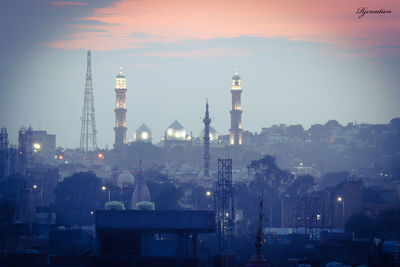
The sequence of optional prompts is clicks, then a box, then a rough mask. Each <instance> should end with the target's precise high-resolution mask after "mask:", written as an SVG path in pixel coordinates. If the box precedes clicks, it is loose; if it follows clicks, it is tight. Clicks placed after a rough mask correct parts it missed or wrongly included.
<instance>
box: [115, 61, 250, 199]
mask: <svg viewBox="0 0 400 267" xmlns="http://www.w3.org/2000/svg"><path fill="white" fill-rule="evenodd" d="M115 92H116V108H115V110H114V111H115V128H114V131H115V144H114V156H113V157H114V164H115V166H117V167H118V168H121V169H126V168H129V166H132V163H133V162H137V160H139V159H144V162H145V164H146V165H150V166H151V165H154V164H155V165H160V164H165V163H167V164H169V166H172V165H174V164H175V165H176V167H172V168H175V170H177V169H179V168H180V167H181V166H180V164H187V165H189V166H191V168H193V170H196V169H197V172H199V170H201V169H204V170H206V169H215V168H216V166H214V165H215V164H214V161H213V159H211V161H210V149H211V150H212V155H213V158H214V157H221V156H226V155H227V153H228V154H229V155H230V156H231V157H235V155H236V154H238V153H239V152H238V151H243V150H242V149H238V148H240V147H242V144H243V138H242V135H243V129H242V120H241V115H242V112H243V111H242V106H241V93H242V84H241V78H240V76H239V74H238V71H237V70H236V71H235V73H234V75H233V77H232V84H231V90H230V92H231V98H232V99H231V100H232V109H231V110H230V111H229V113H230V129H229V133H227V134H226V135H220V134H219V133H218V131H217V130H216V129H215V128H214V127H212V126H211V125H210V123H211V119H210V118H209V117H208V116H209V115H208V102H207V105H206V110H207V111H206V116H207V118H208V119H206V117H205V118H204V120H203V122H204V125H205V126H204V128H203V129H202V130H201V131H200V133H199V134H198V135H197V136H193V134H192V132H190V131H188V130H187V129H186V128H185V127H184V126H183V125H182V124H181V123H180V122H179V121H178V120H177V119H175V120H174V121H173V122H172V123H171V124H170V125H169V126H168V127H167V129H165V131H164V133H163V135H162V136H161V140H155V139H154V137H153V132H152V130H151V129H150V127H149V126H148V125H146V124H145V123H142V124H141V125H140V126H139V127H138V128H136V130H135V131H134V132H133V138H129V137H128V138H127V136H126V135H128V136H129V132H128V133H127V122H126V114H127V106H126V93H128V90H127V79H126V76H125V74H124V73H123V72H122V68H121V69H120V71H119V73H118V75H117V76H116V83H115ZM206 134H207V135H208V140H207V138H206ZM127 140H130V141H129V142H127ZM239 154H240V153H239ZM239 154H238V155H239ZM202 162H204V164H205V165H204V166H201V165H202V164H201V163H202ZM206 162H208V163H206ZM208 164H211V166H210V167H206V166H208ZM204 175H205V176H209V172H208V171H205V172H204ZM121 179H122V178H121ZM144 192H145V191H144Z"/></svg>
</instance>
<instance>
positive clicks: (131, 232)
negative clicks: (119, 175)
mask: <svg viewBox="0 0 400 267" xmlns="http://www.w3.org/2000/svg"><path fill="white" fill-rule="evenodd" d="M214 231H215V215H214V213H213V212H212V211H175V210H174V211H168V210H148V211H144V210H142V211H139V210H109V211H103V210H102V211H97V213H96V246H95V255H94V256H92V257H91V261H90V266H92V267H100V266H207V261H206V259H202V258H199V257H197V234H198V233H212V232H214Z"/></svg>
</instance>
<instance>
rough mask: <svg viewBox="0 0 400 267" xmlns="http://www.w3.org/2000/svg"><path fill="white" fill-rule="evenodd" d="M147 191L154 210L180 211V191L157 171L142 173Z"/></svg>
mask: <svg viewBox="0 0 400 267" xmlns="http://www.w3.org/2000/svg"><path fill="white" fill-rule="evenodd" d="M143 176H144V177H145V178H146V185H147V188H148V189H149V193H150V197H151V201H152V202H154V204H155V209H156V210H168V209H180V208H181V207H180V205H179V201H180V200H181V198H182V191H181V189H180V188H179V187H178V186H177V185H175V184H174V183H173V182H172V181H171V180H169V179H168V177H167V175H165V174H163V173H161V172H160V171H159V170H157V169H155V168H154V169H150V170H146V171H145V172H144V173H143Z"/></svg>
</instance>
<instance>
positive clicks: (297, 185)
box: [287, 174, 315, 197]
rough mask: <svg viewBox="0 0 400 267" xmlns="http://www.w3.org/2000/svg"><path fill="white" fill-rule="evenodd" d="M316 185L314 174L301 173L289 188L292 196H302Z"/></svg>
mask: <svg viewBox="0 0 400 267" xmlns="http://www.w3.org/2000/svg"><path fill="white" fill-rule="evenodd" d="M314 185H315V179H314V177H313V176H312V175H309V174H305V175H299V176H297V178H296V179H295V180H294V181H293V183H292V184H291V185H290V186H289V188H288V190H287V191H288V193H289V195H290V196H293V197H294V196H296V195H298V196H302V195H304V194H306V193H307V192H308V191H310V189H311V188H312V187H313V186H314Z"/></svg>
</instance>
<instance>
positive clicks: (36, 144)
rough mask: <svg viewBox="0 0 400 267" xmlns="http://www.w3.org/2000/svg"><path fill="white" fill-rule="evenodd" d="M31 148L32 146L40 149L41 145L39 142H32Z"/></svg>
mask: <svg viewBox="0 0 400 267" xmlns="http://www.w3.org/2000/svg"><path fill="white" fill-rule="evenodd" d="M33 148H34V149H35V150H40V149H41V148H42V146H41V145H40V144H39V143H34V144H33Z"/></svg>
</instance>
